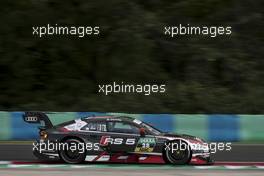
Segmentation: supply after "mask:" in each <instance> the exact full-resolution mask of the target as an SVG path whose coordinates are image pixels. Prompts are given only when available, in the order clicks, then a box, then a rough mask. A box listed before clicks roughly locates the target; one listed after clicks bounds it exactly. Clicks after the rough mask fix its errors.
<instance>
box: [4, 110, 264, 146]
mask: <svg viewBox="0 0 264 176" xmlns="http://www.w3.org/2000/svg"><path fill="white" fill-rule="evenodd" d="M117 114H118V115H128V116H132V117H135V118H137V119H140V120H142V121H145V122H148V123H150V124H152V125H153V126H155V127H157V128H158V129H160V130H162V131H166V132H174V133H185V134H190V135H195V136H198V137H201V138H203V139H205V140H208V141H264V127H263V125H264V115H222V114H212V115H185V114H124V113H98V112H54V113H50V114H49V115H48V116H49V117H50V119H51V121H52V123H53V124H58V123H60V122H64V121H68V120H72V119H75V118H80V117H86V116H92V115H117ZM22 115H23V112H0V140H32V139H37V138H38V125H37V124H28V123H25V122H24V121H23V119H22Z"/></svg>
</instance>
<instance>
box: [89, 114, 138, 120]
mask: <svg viewBox="0 0 264 176" xmlns="http://www.w3.org/2000/svg"><path fill="white" fill-rule="evenodd" d="M84 120H86V121H97V120H98V121H131V122H132V121H133V120H134V118H132V117H128V116H110V115H109V116H91V117H86V118H84Z"/></svg>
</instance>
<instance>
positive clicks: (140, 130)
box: [139, 128, 146, 137]
mask: <svg viewBox="0 0 264 176" xmlns="http://www.w3.org/2000/svg"><path fill="white" fill-rule="evenodd" d="M139 134H140V136H141V137H145V135H146V131H145V128H140V129H139Z"/></svg>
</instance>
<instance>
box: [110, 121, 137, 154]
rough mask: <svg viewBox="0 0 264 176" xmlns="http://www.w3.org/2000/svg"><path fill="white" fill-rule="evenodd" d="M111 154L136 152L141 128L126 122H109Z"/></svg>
mask: <svg viewBox="0 0 264 176" xmlns="http://www.w3.org/2000/svg"><path fill="white" fill-rule="evenodd" d="M107 129H108V139H107V140H108V142H109V151H110V152H134V151H135V148H136V145H137V143H138V140H139V138H140V134H139V127H137V126H136V125H134V124H133V123H129V122H124V121H109V122H107Z"/></svg>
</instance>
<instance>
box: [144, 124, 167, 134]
mask: <svg viewBox="0 0 264 176" xmlns="http://www.w3.org/2000/svg"><path fill="white" fill-rule="evenodd" d="M141 125H142V126H143V127H144V128H146V129H148V130H149V131H151V132H152V133H154V134H155V135H160V134H161V133H162V132H161V131H159V130H158V129H156V128H154V127H153V126H151V125H149V124H146V123H144V122H142V124H141Z"/></svg>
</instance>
